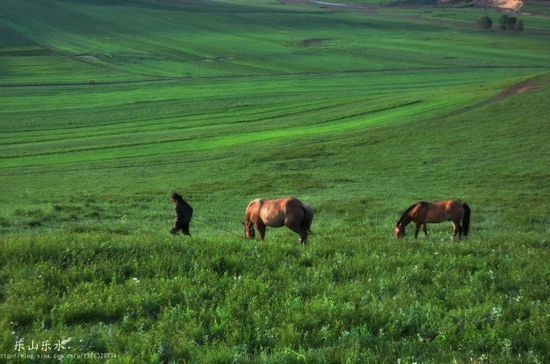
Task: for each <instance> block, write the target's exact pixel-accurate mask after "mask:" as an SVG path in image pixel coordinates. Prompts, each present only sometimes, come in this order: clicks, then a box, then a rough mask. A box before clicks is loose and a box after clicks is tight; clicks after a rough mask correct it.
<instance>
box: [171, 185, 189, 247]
mask: <svg viewBox="0 0 550 364" xmlns="http://www.w3.org/2000/svg"><path fill="white" fill-rule="evenodd" d="M172 202H174V204H175V207H174V215H175V221H174V227H173V228H172V230H170V233H171V234H173V235H176V234H177V233H178V231H180V230H181V231H182V232H183V234H184V235H189V236H191V234H190V233H189V224H190V223H191V217H192V216H193V208H192V207H191V205H189V204H188V203H187V201H185V200H184V199H183V197H181V195H180V194H179V193H177V192H174V193H173V194H172Z"/></svg>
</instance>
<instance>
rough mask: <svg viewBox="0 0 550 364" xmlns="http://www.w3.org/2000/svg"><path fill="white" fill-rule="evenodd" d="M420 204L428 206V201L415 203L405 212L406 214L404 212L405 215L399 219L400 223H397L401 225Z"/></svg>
mask: <svg viewBox="0 0 550 364" xmlns="http://www.w3.org/2000/svg"><path fill="white" fill-rule="evenodd" d="M419 204H420V205H423V206H425V205H427V204H428V202H426V201H419V202H415V203H413V204H412V205H411V206H409V207H408V208H407V209H406V210H405V212H403V214H402V215H401V217H400V218H399V221H398V222H397V223H398V224H399V223H401V222H403V220H404V219H405V218H406V217H407V215H408V214H409V212H411V210H412V209H414V208H415V207H416V206H418V205H419Z"/></svg>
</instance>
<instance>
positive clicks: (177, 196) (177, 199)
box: [172, 192, 183, 203]
mask: <svg viewBox="0 0 550 364" xmlns="http://www.w3.org/2000/svg"><path fill="white" fill-rule="evenodd" d="M172 201H173V202H174V203H176V202H180V201H183V197H181V195H180V194H179V193H177V192H174V193H173V194H172Z"/></svg>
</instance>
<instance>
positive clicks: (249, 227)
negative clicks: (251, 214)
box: [243, 221, 256, 239]
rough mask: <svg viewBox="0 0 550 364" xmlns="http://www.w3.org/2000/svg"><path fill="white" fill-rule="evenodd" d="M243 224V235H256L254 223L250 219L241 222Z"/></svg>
mask: <svg viewBox="0 0 550 364" xmlns="http://www.w3.org/2000/svg"><path fill="white" fill-rule="evenodd" d="M243 226H244V236H245V237H246V238H247V239H254V237H256V230H255V229H254V224H253V223H251V222H250V221H247V222H243Z"/></svg>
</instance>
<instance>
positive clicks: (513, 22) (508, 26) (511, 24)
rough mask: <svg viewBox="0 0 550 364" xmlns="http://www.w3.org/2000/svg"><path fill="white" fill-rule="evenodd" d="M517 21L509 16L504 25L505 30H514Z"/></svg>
mask: <svg viewBox="0 0 550 364" xmlns="http://www.w3.org/2000/svg"><path fill="white" fill-rule="evenodd" d="M517 21H518V18H516V17H515V16H509V17H508V23H507V24H506V30H514V29H515V28H516V23H517Z"/></svg>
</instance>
